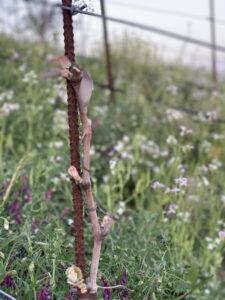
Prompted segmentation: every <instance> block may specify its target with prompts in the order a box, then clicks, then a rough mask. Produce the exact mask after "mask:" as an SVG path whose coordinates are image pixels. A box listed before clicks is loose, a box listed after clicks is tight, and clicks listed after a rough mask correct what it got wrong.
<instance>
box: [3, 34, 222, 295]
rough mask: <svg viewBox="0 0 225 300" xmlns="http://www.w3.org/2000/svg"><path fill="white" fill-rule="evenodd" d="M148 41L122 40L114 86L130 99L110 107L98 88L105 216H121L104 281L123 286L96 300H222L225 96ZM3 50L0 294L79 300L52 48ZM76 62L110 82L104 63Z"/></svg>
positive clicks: (96, 159)
mask: <svg viewBox="0 0 225 300" xmlns="http://www.w3.org/2000/svg"><path fill="white" fill-rule="evenodd" d="M140 43H141V42H140V41H138V42H137V41H136V40H134V41H132V40H130V41H129V43H128V42H127V41H126V42H125V43H121V45H119V43H118V47H117V50H115V51H114V53H113V65H114V74H115V83H116V85H117V86H118V87H120V88H122V89H124V91H125V92H124V93H123V94H120V93H117V94H116V97H115V103H112V102H111V101H110V97H109V95H108V93H107V91H104V90H101V89H99V88H98V87H97V86H96V88H95V91H94V96H93V99H92V103H91V108H90V115H91V119H92V120H94V126H95V127H96V129H95V132H94V135H93V146H92V151H91V152H92V153H91V155H92V158H91V161H92V163H91V164H92V166H91V170H92V180H93V190H94V195H95V199H96V201H97V202H98V207H99V213H100V215H101V214H102V215H103V214H104V210H107V211H111V212H114V213H117V215H119V216H120V219H119V221H118V222H117V224H116V225H115V227H114V230H113V232H112V234H111V235H110V236H109V237H107V240H106V242H105V243H104V245H103V251H102V258H101V261H100V274H99V284H100V285H105V286H107V285H115V284H122V285H124V286H125V287H126V289H119V290H118V289H116V290H110V291H109V290H105V291H103V292H102V291H100V292H99V293H100V294H101V295H102V298H103V297H104V299H157V300H159V299H169V300H172V299H198V300H199V299H201V300H205V299H207V300H208V299H218V300H220V299H221V300H222V299H224V295H225V289H224V276H225V275H224V274H225V273H224V263H225V258H224V255H225V252H224V236H225V232H224V230H225V221H224V213H225V187H224V180H225V176H224V171H225V169H224V163H225V156H224V153H223V152H224V146H225V142H224V139H225V134H224V127H225V105H224V95H225V93H224V89H223V87H222V86H221V87H218V89H217V90H216V91H215V90H213V89H212V90H211V89H208V88H207V89H202V88H199V87H196V86H195V85H192V84H190V81H194V82H195V84H197V85H203V84H204V85H206V86H210V84H211V83H210V80H209V77H208V74H207V73H205V72H203V71H193V70H192V69H188V68H184V67H181V66H179V65H164V64H163V63H162V62H161V61H160V59H158V58H157V57H156V55H155V54H154V53H151V52H150V51H149V49H147V47H146V46H145V45H144V44H141V45H142V46H140ZM137 44H138V47H137V46H136V45H137ZM124 45H127V46H124ZM128 45H129V46H128ZM0 46H1V49H2V55H3V57H2V58H5V62H4V64H2V67H1V73H0V114H1V119H0V125H1V133H0V136H1V139H0V181H1V198H2V202H1V207H0V208H1V218H0V222H1V228H0V232H1V237H0V246H1V250H0V282H1V289H2V290H4V291H7V292H8V293H10V294H12V295H14V297H16V298H17V299H49V298H50V297H53V299H72V293H73V291H69V287H68V285H67V284H66V277H65V270H66V268H67V267H68V266H69V265H70V264H71V261H73V255H74V241H73V234H72V232H73V221H72V210H71V207H72V203H71V191H70V182H69V176H68V175H67V171H66V170H67V168H68V166H69V157H68V153H69V149H68V138H67V116H66V91H65V86H64V82H63V80H61V79H47V80H46V79H45V78H44V75H43V74H44V73H45V72H46V58H47V57H48V56H49V55H50V54H52V53H53V52H54V51H53V50H52V49H50V48H49V47H47V46H45V47H43V46H41V45H32V44H29V43H23V44H21V43H18V42H15V41H13V40H12V39H9V38H7V37H5V36H1V38H0ZM15 49H16V50H15ZM124 53H126V56H124ZM2 58H1V59H2ZM137 58H138V59H137ZM79 63H80V64H81V65H83V66H84V67H85V68H86V69H88V70H89V71H90V73H91V74H92V77H93V79H94V80H96V81H98V82H103V81H104V62H103V61H102V59H101V56H100V57H99V58H98V57H97V58H95V59H93V58H82V57H81V58H80V59H79ZM85 214H87V212H85ZM86 219H87V220H88V218H86ZM89 227H90V224H89V222H88V221H87V224H86V229H88V230H86V240H87V256H88V257H89V258H90V255H91V253H90V252H89V250H88V249H91V243H92V237H91V235H90V234H89V232H90V230H89V229H90V228H89ZM47 297H49V298H47ZM66 297H67V298H66Z"/></svg>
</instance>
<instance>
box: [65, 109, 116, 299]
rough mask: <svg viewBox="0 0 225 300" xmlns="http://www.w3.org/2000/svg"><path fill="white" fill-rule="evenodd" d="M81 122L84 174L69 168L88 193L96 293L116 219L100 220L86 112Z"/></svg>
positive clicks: (91, 287)
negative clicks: (104, 248)
mask: <svg viewBox="0 0 225 300" xmlns="http://www.w3.org/2000/svg"><path fill="white" fill-rule="evenodd" d="M80 117H81V122H82V125H83V148H84V149H83V165H84V167H85V168H84V169H83V175H82V177H80V176H79V174H78V172H77V170H76V169H75V168H74V167H70V168H69V174H70V175H71V176H72V177H73V178H74V180H75V181H76V182H77V183H79V184H81V185H82V187H83V190H84V192H85V195H86V199H87V206H88V210H89V217H90V220H91V225H92V232H93V236H94V247H93V251H92V261H91V271H90V276H89V279H88V283H87V287H88V290H89V292H90V293H96V291H97V288H98V286H97V273H98V266H99V260H100V254H101V245H102V241H103V239H104V238H105V237H106V235H107V234H108V233H109V231H110V230H111V228H112V226H113V224H114V219H113V218H112V217H111V216H109V215H106V216H105V217H104V218H103V222H102V224H100V223H99V221H98V216H97V211H96V204H95V201H94V197H93V193H92V188H91V181H90V174H89V171H88V170H89V168H90V145H91V137H92V130H91V122H90V120H88V118H87V115H86V114H82V113H81V115H80Z"/></svg>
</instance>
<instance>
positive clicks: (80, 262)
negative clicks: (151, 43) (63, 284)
mask: <svg viewBox="0 0 225 300" xmlns="http://www.w3.org/2000/svg"><path fill="white" fill-rule="evenodd" d="M71 2H72V1H71V0H62V5H63V6H69V7H70V6H71V4H72V3H71ZM63 30H64V46H65V55H66V56H67V57H68V58H69V59H70V61H72V62H74V61H75V53H74V37H73V23H72V15H71V12H70V11H68V10H65V9H63ZM66 84H67V96H68V123H69V142H70V159H71V165H72V166H74V167H76V169H77V170H78V172H80V153H79V123H78V101H77V97H76V94H75V92H74V89H73V87H72V85H71V83H70V82H69V81H68V80H67V82H66ZM72 193H73V209H74V234H75V264H76V266H78V267H79V268H80V269H81V270H82V273H83V274H85V267H86V260H85V247H84V220H83V199H82V192H81V189H80V187H79V186H78V185H77V184H76V183H75V181H74V179H72Z"/></svg>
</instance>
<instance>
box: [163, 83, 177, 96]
mask: <svg viewBox="0 0 225 300" xmlns="http://www.w3.org/2000/svg"><path fill="white" fill-rule="evenodd" d="M166 91H167V92H169V93H170V94H171V95H172V96H176V95H177V86H176V85H174V84H170V85H169V86H167V88H166Z"/></svg>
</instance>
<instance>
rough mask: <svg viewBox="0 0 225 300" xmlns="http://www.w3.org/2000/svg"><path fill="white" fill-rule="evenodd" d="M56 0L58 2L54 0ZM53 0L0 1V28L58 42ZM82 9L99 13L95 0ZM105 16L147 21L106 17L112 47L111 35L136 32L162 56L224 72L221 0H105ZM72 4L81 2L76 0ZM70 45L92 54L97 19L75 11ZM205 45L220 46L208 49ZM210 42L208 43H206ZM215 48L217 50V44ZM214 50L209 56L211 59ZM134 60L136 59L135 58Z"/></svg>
mask: <svg viewBox="0 0 225 300" xmlns="http://www.w3.org/2000/svg"><path fill="white" fill-rule="evenodd" d="M58 2H59V3H60V1H58ZM58 2H57V1H53V0H40V1H36V0H35V1H29V0H13V1H12V0H7V1H6V0H1V1H0V4H1V14H0V22H1V30H2V31H3V32H7V33H10V35H14V36H15V37H20V38H21V34H22V37H23V38H25V37H26V38H29V39H39V40H48V41H49V40H51V39H52V40H53V41H54V43H58V44H59V45H60V46H62V17H61V11H60V9H59V8H55V7H54V6H51V4H55V3H58ZM86 3H87V4H88V10H91V11H94V12H95V13H98V14H100V13H101V8H100V2H99V1H97V0H88V1H86ZM104 3H105V11H106V15H107V16H110V17H115V18H119V19H122V20H128V21H132V22H136V23H137V25H138V24H143V25H147V26H152V27H154V28H151V29H147V30H142V29H140V28H135V27H132V26H127V25H124V24H120V23H117V22H111V21H109V22H107V27H108V32H109V40H110V41H111V43H112V44H113V45H112V47H113V46H115V47H116V45H115V44H114V42H115V43H116V39H118V38H119V37H121V36H124V35H129V36H137V37H141V38H142V39H144V40H145V41H146V42H147V43H150V44H151V46H152V47H154V49H155V51H157V54H159V55H160V57H161V58H162V59H163V60H164V61H178V62H179V63H183V64H187V65H192V66H195V67H196V68H205V69H207V70H210V69H211V68H212V64H213V62H212V59H214V60H215V61H216V62H214V65H216V66H214V68H215V69H216V70H214V72H217V73H219V74H223V73H224V71H225V2H224V1H223V0H198V1H195V0H190V1H185V0H170V1H165V0H150V1H149V0H143V1H141V3H140V2H138V1H135V0H130V1H128V0H105V1H104ZM75 4H81V1H76V3H75ZM74 23H75V35H76V49H77V53H78V54H79V53H80V54H81V53H82V55H90V54H94V51H93V50H94V49H96V44H98V45H101V44H102V43H103V34H102V20H101V18H96V17H93V16H85V15H77V16H76V17H74ZM155 29H156V30H157V29H159V30H160V29H162V30H166V31H168V32H171V33H175V34H178V35H181V36H183V37H184V38H185V37H186V38H191V39H195V40H200V41H203V42H206V43H208V45H207V46H204V47H202V46H200V45H198V44H197V43H194V42H193V41H192V42H189V41H188V40H186V41H185V40H182V39H180V38H179V37H178V38H176V37H175V38H174V37H173V38H171V37H169V36H168V34H167V33H163V34H162V33H160V34H159V33H157V32H155ZM210 44H212V45H214V46H216V45H219V46H222V47H224V49H222V50H221V51H215V53H214V54H212V49H210ZM212 47H213V46H212ZM217 50H218V49H217ZM212 55H214V58H212ZM137 59H138V58H137Z"/></svg>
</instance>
